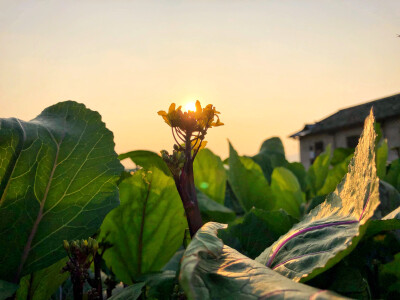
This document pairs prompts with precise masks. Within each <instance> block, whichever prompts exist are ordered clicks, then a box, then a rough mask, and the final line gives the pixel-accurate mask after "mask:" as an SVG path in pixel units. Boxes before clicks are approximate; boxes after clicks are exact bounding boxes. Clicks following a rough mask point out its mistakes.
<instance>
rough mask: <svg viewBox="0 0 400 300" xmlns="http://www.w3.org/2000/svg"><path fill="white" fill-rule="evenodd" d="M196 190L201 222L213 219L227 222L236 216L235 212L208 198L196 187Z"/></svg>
mask: <svg viewBox="0 0 400 300" xmlns="http://www.w3.org/2000/svg"><path fill="white" fill-rule="evenodd" d="M196 192H197V202H198V203H199V209H200V213H201V217H202V219H203V222H209V221H215V222H223V223H229V222H231V221H233V220H234V219H235V218H236V214H235V212H234V211H233V210H231V209H230V208H228V207H226V206H224V205H222V204H219V203H218V202H216V201H214V200H213V199H210V198H209V197H207V195H205V194H204V193H202V192H201V191H200V190H197V189H196Z"/></svg>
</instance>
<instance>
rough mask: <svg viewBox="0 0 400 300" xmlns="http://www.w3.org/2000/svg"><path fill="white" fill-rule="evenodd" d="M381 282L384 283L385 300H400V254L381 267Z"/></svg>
mask: <svg viewBox="0 0 400 300" xmlns="http://www.w3.org/2000/svg"><path fill="white" fill-rule="evenodd" d="M379 279H380V280H379V281H380V282H384V283H385V284H384V287H385V291H384V292H385V295H383V296H384V298H383V299H399V297H400V253H397V254H396V255H395V259H394V260H393V261H391V262H389V263H387V264H384V265H383V266H381V270H380V273H379Z"/></svg>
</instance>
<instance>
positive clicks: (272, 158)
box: [252, 137, 288, 182]
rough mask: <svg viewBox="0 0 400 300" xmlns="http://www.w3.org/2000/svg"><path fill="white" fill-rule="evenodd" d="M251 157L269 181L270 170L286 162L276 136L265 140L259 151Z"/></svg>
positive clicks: (281, 145)
mask: <svg viewBox="0 0 400 300" xmlns="http://www.w3.org/2000/svg"><path fill="white" fill-rule="evenodd" d="M252 159H253V160H254V161H255V162H256V163H257V164H259V165H260V167H261V169H262V171H263V172H264V175H265V177H266V178H267V180H268V181H269V182H270V181H271V174H272V171H273V170H274V169H275V168H276V167H282V166H286V164H287V163H288V162H287V160H286V158H285V149H284V148H283V144H282V141H281V139H280V138H278V137H273V138H270V139H267V140H265V141H264V142H263V143H262V145H261V148H260V152H259V153H258V154H256V155H255V156H253V157H252Z"/></svg>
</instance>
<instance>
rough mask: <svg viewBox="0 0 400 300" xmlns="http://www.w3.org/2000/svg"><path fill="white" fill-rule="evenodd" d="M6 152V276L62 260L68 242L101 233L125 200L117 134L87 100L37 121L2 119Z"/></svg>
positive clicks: (1, 258) (1, 202)
mask: <svg viewBox="0 0 400 300" xmlns="http://www.w3.org/2000/svg"><path fill="white" fill-rule="evenodd" d="M0 157H1V158H2V163H1V166H0V182H1V183H0V220H1V223H0V244H1V245H7V247H0V263H1V268H0V278H2V279H5V280H14V281H17V280H18V279H19V278H20V277H22V276H24V275H26V274H30V273H32V272H34V271H36V270H40V269H42V268H45V267H47V266H49V265H51V264H53V263H55V262H56V261H58V260H60V259H61V258H62V257H64V256H65V250H64V249H63V247H62V241H63V240H71V239H80V238H87V237H88V236H90V235H92V234H94V233H95V231H96V230H97V229H98V228H99V226H100V224H101V222H102V220H103V218H104V216H105V215H106V214H107V213H108V212H109V211H110V210H111V209H112V208H114V207H116V206H117V205H118V189H117V186H116V181H117V180H118V178H119V176H120V174H121V172H122V170H123V167H122V165H121V164H120V162H119V161H118V159H117V155H116V153H115V152H114V142H113V134H112V132H111V131H109V130H108V129H107V128H106V127H105V124H104V123H103V122H102V121H101V117H100V115H99V114H98V113H97V112H94V111H91V110H89V109H87V108H86V107H85V106H84V105H83V104H78V103H76V102H72V101H67V102H62V103H58V104H56V105H53V106H51V107H48V108H46V109H45V110H44V111H43V112H42V113H41V114H40V115H39V116H38V117H36V118H35V119H33V120H32V121H30V122H24V121H21V120H18V119H1V120H0ZM16 237H18V238H16Z"/></svg>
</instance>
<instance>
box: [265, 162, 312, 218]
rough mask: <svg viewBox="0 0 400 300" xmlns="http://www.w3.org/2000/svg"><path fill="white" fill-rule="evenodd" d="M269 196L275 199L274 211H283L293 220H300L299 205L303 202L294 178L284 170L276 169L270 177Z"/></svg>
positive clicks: (302, 195) (301, 193) (302, 196)
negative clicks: (293, 218)
mask: <svg viewBox="0 0 400 300" xmlns="http://www.w3.org/2000/svg"><path fill="white" fill-rule="evenodd" d="M271 194H272V197H273V198H274V199H275V201H274V202H275V207H274V209H275V210H277V209H283V210H285V211H286V212H287V213H289V214H290V215H292V216H293V217H295V218H300V205H301V204H302V203H303V202H304V201H305V199H304V198H305V197H304V194H303V192H302V191H301V187H300V185H299V182H298V181H297V178H296V176H294V174H293V173H292V172H291V171H289V170H288V169H286V168H283V167H277V168H275V169H274V171H273V172H272V176H271Z"/></svg>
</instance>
